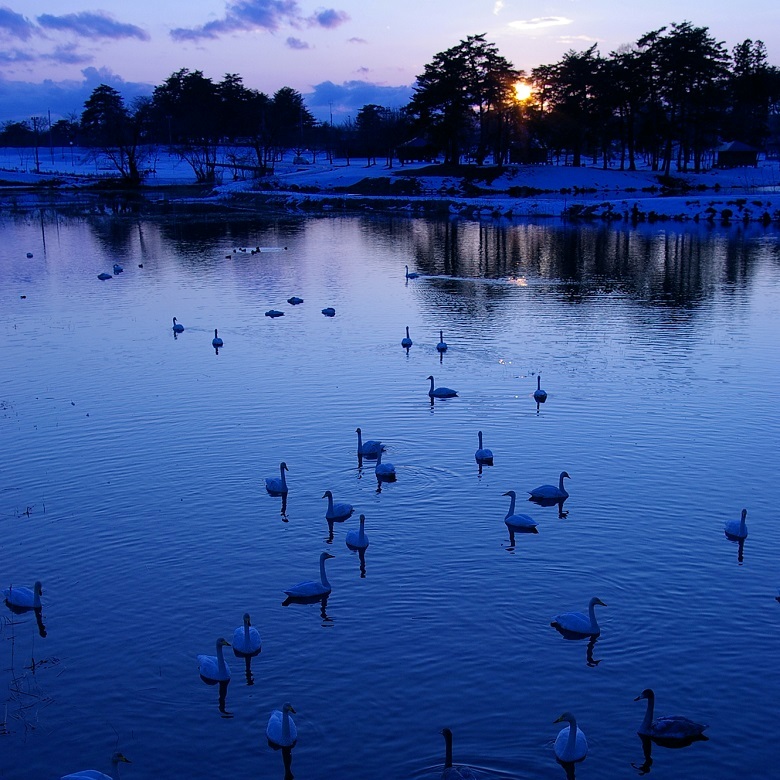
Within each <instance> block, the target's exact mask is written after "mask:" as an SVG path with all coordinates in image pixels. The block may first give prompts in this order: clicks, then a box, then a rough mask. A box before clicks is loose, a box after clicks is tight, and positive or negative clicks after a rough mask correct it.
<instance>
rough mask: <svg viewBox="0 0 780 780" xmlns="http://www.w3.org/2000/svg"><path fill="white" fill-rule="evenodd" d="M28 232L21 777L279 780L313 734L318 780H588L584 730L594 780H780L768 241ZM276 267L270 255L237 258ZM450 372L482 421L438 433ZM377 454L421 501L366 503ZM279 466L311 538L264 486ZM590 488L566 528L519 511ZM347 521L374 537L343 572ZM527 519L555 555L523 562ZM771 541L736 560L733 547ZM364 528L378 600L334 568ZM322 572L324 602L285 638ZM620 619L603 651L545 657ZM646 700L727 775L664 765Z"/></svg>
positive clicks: (240, 229) (685, 233)
mask: <svg viewBox="0 0 780 780" xmlns="http://www.w3.org/2000/svg"><path fill="white" fill-rule="evenodd" d="M0 227H1V228H2V236H3V241H2V243H1V244H0V280H1V281H2V284H1V285H0V304H1V305H2V312H3V316H2V320H1V322H2V325H1V327H2V338H3V345H4V348H3V350H2V352H1V353H0V437H1V438H0V441H1V442H2V445H1V446H2V453H3V457H2V460H0V522H1V523H2V542H1V543H0V577H1V578H2V585H3V587H7V586H8V585H9V584H11V583H14V584H19V585H28V586H31V585H32V583H33V582H34V581H35V580H36V579H40V580H41V581H42V582H43V588H44V594H43V602H44V608H43V611H42V616H41V622H42V623H43V625H44V626H45V628H44V629H43V631H41V629H40V628H39V625H38V623H37V622H36V620H35V616H34V615H33V614H32V613H29V614H26V615H14V614H13V613H12V612H11V611H10V610H8V609H7V608H6V607H4V606H2V610H3V612H4V614H3V615H2V623H0V653H2V663H0V668H2V681H1V684H2V688H1V692H2V703H1V704H2V708H1V709H0V712H1V713H2V714H3V734H2V738H1V739H0V777H2V778H9V779H11V778H13V780H27V779H28V778H29V779H30V780H33V779H35V780H37V779H38V778H53V777H59V775H61V774H65V773H67V772H71V771H75V770H77V769H82V768H86V767H95V768H100V769H102V770H103V771H109V768H110V767H109V759H110V756H111V754H112V753H113V752H114V750H116V749H119V750H121V751H122V752H124V753H125V754H126V755H127V756H128V757H129V758H130V759H131V760H132V762H133V763H132V765H127V766H124V767H123V772H122V776H123V777H125V778H130V780H132V778H151V777H183V778H212V777H226V776H242V777H262V778H274V777H276V778H279V779H280V780H281V778H283V777H284V768H283V762H282V757H281V755H280V754H279V753H277V752H274V751H273V750H271V749H270V748H269V747H268V745H267V743H266V740H265V725H266V721H267V719H268V714H269V713H270V711H271V710H272V709H275V708H279V707H281V705H282V704H283V703H284V702H285V701H289V702H291V703H292V704H293V706H294V707H295V709H296V710H297V713H298V714H297V715H296V716H295V718H296V722H297V725H298V730H299V742H298V745H297V747H296V748H295V750H294V751H293V755H292V769H293V772H294V774H295V776H296V777H297V778H299V780H306V779H307V778H311V779H312V780H317V779H318V778H358V777H370V776H380V775H381V776H385V777H392V778H412V779H413V780H428V779H431V780H432V779H433V778H436V777H438V776H439V775H440V773H441V768H442V765H443V748H444V742H443V739H442V737H441V735H440V734H439V731H440V729H441V728H442V727H443V726H449V727H450V728H452V730H453V733H454V752H455V762H456V763H468V764H470V765H471V766H472V767H474V768H475V771H476V773H477V775H478V777H480V778H490V777H498V778H538V777H551V778H560V777H564V776H565V771H564V769H563V768H562V767H561V766H559V765H558V764H557V763H556V761H555V758H554V754H553V750H552V742H553V740H554V738H555V736H556V734H557V732H558V729H559V728H560V726H559V725H558V724H553V722H552V721H553V720H554V719H555V718H556V717H557V716H558V715H560V714H561V713H562V712H563V711H565V710H570V711H572V712H573V713H574V714H575V715H576V716H577V717H578V720H579V723H580V725H581V727H582V729H583V730H584V731H585V733H586V734H587V736H588V739H589V742H590V752H589V754H588V757H587V759H586V760H585V762H584V763H582V764H579V765H578V766H577V768H576V776H577V777H578V778H607V777H610V778H611V777H616V778H621V777H626V778H629V777H634V776H636V775H637V774H638V773H640V772H642V771H646V770H647V769H648V768H650V771H651V773H652V776H653V777H656V778H658V780H661V779H662V778H691V777H708V778H733V777H735V776H737V774H738V773H741V774H742V775H743V776H745V777H769V776H770V775H771V774H772V772H773V771H774V770H775V767H776V765H777V760H778V758H779V757H780V755H779V754H778V747H777V744H778V743H777V738H776V734H775V732H774V725H773V724H774V723H775V721H776V715H777V702H778V700H780V680H778V676H777V662H778V658H780V631H778V622H779V621H780V604H778V603H777V601H775V596H776V595H777V586H778V585H780V563H778V550H780V524H779V523H778V518H777V511H776V501H775V498H774V495H773V493H774V488H775V482H776V480H775V475H776V473H777V469H778V467H779V466H780V446H779V445H778V442H780V422H778V419H779V418H778V414H777V387H778V382H779V381H780V358H779V356H780V351H779V350H778V349H777V334H778V320H779V319H780V249H779V248H778V236H777V234H776V233H771V232H770V233H767V232H764V231H760V230H755V231H753V230H751V231H749V232H741V231H739V230H737V229H734V230H732V232H718V231H711V230H710V231H704V230H701V231H700V230H698V229H682V228H679V229H678V228H671V229H669V228H653V227H651V226H648V227H646V228H644V229H643V230H637V231H632V230H622V229H618V230H614V229H611V228H605V227H582V228H575V227H560V226H558V227H556V226H551V225H541V226H540V225H530V224H529V225H514V226H497V225H493V224H490V225H479V224H477V223H468V224H465V223H450V222H435V221H428V220H424V219H416V218H401V219H398V220H393V219H384V218H382V219H370V218H357V217H356V218H348V217H338V216H332V217H329V218H325V219H322V218H316V219H315V218H312V219H306V218H292V217H285V218H280V219H266V220H254V219H251V218H243V219H238V218H233V217H230V218H226V217H224V216H213V217H211V218H207V217H203V216H201V217H198V218H189V217H187V216H185V215H178V214H170V215H168V216H167V217H165V218H164V219H163V218H135V217H128V216H119V217H117V216H105V215H95V216H90V217H84V216H68V215H66V214H64V213H57V212H55V211H53V210H44V211H38V210H35V211H24V212H20V213H15V214H9V213H6V214H5V215H3V216H2V217H0ZM254 246H260V247H264V248H272V247H273V248H280V249H279V251H274V252H260V253H258V254H254V255H253V254H250V253H248V252H247V253H242V252H236V251H234V250H235V249H236V248H238V247H254ZM281 247H287V249H286V250H284V249H281ZM27 252H32V253H33V257H32V258H31V259H28V258H26V257H25V255H26V253H27ZM226 255H232V257H230V258H227V257H226ZM114 262H119V263H122V264H124V267H125V271H124V273H123V274H120V275H118V276H116V277H115V278H113V279H111V280H109V281H107V282H100V281H98V280H97V279H96V274H97V273H99V272H100V271H108V272H111V266H112V264H113V263H114ZM139 264H143V267H142V268H141V267H139ZM404 264H409V265H410V267H411V268H413V269H414V270H417V271H418V272H420V273H421V274H424V276H423V277H421V278H419V279H415V280H410V281H408V282H407V281H406V280H405V278H404ZM291 295H299V296H300V297H302V298H303V299H304V301H305V302H304V303H303V304H302V305H300V306H296V307H292V306H290V305H288V304H287V303H286V302H285V301H286V299H287V298H288V297H290V296H291ZM21 296H26V297H25V298H22V297H21ZM325 306H333V307H335V309H336V316H335V317H334V318H332V319H329V318H326V317H323V316H322V314H321V313H320V310H321V309H322V308H323V307H325ZM271 308H277V309H280V310H283V311H285V316H284V317H280V318H278V319H275V320H272V319H270V318H268V317H265V316H264V312H265V311H267V310H268V309H271ZM173 316H176V317H177V318H178V319H179V321H180V322H182V323H183V324H184V326H185V328H186V330H185V331H184V333H182V334H180V335H179V336H178V337H174V335H173V333H172V330H171V318H172V317H173ZM407 325H408V326H409V327H410V331H411V336H412V339H413V341H414V346H413V347H412V348H411V349H410V350H409V352H408V353H407V352H406V351H405V350H404V349H402V348H401V346H400V341H401V338H402V337H403V335H404V327H405V326H407ZM214 328H218V329H219V333H220V336H221V337H222V338H223V339H224V342H225V345H224V347H223V348H222V349H220V350H219V353H218V354H215V350H214V349H213V348H212V347H211V339H212V336H213V330H214ZM440 329H442V330H443V331H444V338H445V341H447V342H448V344H449V347H450V348H449V351H448V352H447V353H446V354H445V355H444V356H443V357H442V358H440V356H439V354H438V353H437V352H436V348H435V345H436V342H438V340H439V330H440ZM538 372H540V373H541V375H542V386H543V387H544V388H545V389H546V390H547V392H548V393H549V398H548V400H547V402H546V404H544V405H542V406H541V407H540V408H539V409H537V406H536V404H535V402H534V401H533V398H532V393H533V390H534V389H535V388H536V374H537V373H538ZM429 374H433V375H434V376H435V378H436V383H437V385H438V384H442V385H447V386H449V387H453V388H455V389H456V390H458V392H459V397H458V398H455V399H451V400H445V401H437V402H436V403H435V405H431V403H430V401H429V398H428V396H427V388H428V383H427V382H426V377H427V376H428V375H429ZM357 426H361V427H362V429H363V432H364V435H365V436H366V437H367V438H375V439H376V438H381V439H382V440H383V441H384V442H386V444H387V453H386V455H385V460H386V461H390V462H392V463H393V464H395V466H396V469H397V473H398V480H397V482H395V483H393V484H385V485H382V486H381V490H378V489H377V482H376V480H375V478H374V473H373V464H372V462H370V461H364V462H363V467H362V469H360V468H358V462H357V458H356V456H355V447H356V437H355V428H356V427H357ZM478 430H482V431H483V432H484V436H485V442H484V443H485V446H486V447H490V448H491V449H493V451H494V453H495V465H494V466H492V467H485V468H484V469H483V470H482V473H481V474H480V473H479V469H478V467H477V465H476V463H475V461H474V451H475V449H476V448H477V431H478ZM282 460H284V461H286V462H287V464H288V466H289V474H288V482H289V486H290V492H289V498H288V502H287V506H286V515H284V516H283V515H282V513H281V508H282V507H281V500H280V499H279V498H273V497H271V496H269V495H268V494H267V493H266V491H265V488H264V479H265V477H269V476H275V475H278V469H279V463H280V461H282ZM564 469H565V470H566V471H568V472H569V473H570V474H571V477H572V478H571V480H570V481H569V482H568V483H567V485H568V488H569V492H570V493H571V497H570V498H569V500H568V501H567V502H566V503H565V505H564V508H563V509H564V511H563V514H564V515H565V516H563V517H560V516H559V509H558V507H557V506H554V507H539V506H536V505H535V504H532V503H528V502H526V501H525V500H524V497H525V491H526V490H528V489H529V488H532V487H534V486H536V485H539V484H541V483H549V482H552V483H556V482H557V478H558V474H559V473H560V472H561V471H562V470H564ZM327 489H329V490H332V491H333V494H334V496H335V499H336V500H337V501H348V502H350V503H352V504H354V505H355V507H356V510H357V512H356V514H355V515H354V516H353V517H352V518H350V519H349V520H347V521H346V522H344V523H337V524H335V525H334V528H333V531H332V536H331V534H330V531H329V528H328V525H327V523H326V521H325V518H324V513H325V509H326V502H325V501H324V500H323V499H322V498H321V496H322V494H323V492H324V491H325V490H327ZM507 490H516V491H517V492H518V495H519V496H520V497H521V499H520V503H519V506H518V509H517V511H518V512H526V513H528V514H530V515H532V516H533V517H534V518H535V519H536V520H538V522H539V533H538V534H537V535H518V536H517V537H516V539H515V544H514V545H512V544H511V543H510V539H509V535H508V532H507V529H506V526H505V525H504V523H503V518H504V515H505V514H506V511H507V509H508V499H507V498H506V497H504V496H502V494H503V493H504V492H505V491H507ZM743 507H745V508H747V510H748V526H749V529H750V535H749V538H748V539H747V541H746V542H745V543H744V545H743V547H742V549H740V547H739V545H737V544H736V543H733V542H730V541H729V540H728V539H726V538H725V536H724V533H723V523H724V521H726V520H729V519H735V518H738V517H739V514H740V510H741V509H742V508H743ZM361 512H362V513H365V515H366V530H367V533H368V535H369V537H370V546H369V548H368V550H367V552H366V554H365V557H364V562H363V569H364V576H362V575H361V561H360V559H359V556H358V555H357V554H356V553H354V552H351V551H349V550H348V549H347V548H346V546H345V543H344V538H345V535H346V532H347V531H348V530H349V529H350V528H355V527H357V515H358V514H359V513H361ZM323 550H328V551H330V552H332V553H333V554H334V555H335V556H336V557H335V558H334V559H333V560H331V561H329V562H328V575H329V578H330V581H331V584H332V586H333V592H332V595H331V597H330V599H329V600H328V601H327V604H326V605H324V606H323V605H320V604H314V605H290V606H282V601H283V599H284V594H283V590H284V589H285V588H287V587H289V586H290V585H292V584H294V583H296V582H299V581H301V580H305V579H310V578H314V577H315V576H316V575H317V566H318V557H319V554H320V552H322V551H323ZM592 596H598V597H600V598H601V599H602V600H603V601H605V602H606V603H607V604H608V606H607V607H603V608H599V611H598V617H599V619H600V623H601V625H602V634H601V637H600V638H599V639H598V641H597V642H596V643H595V645H592V646H590V647H589V646H588V642H587V641H567V640H566V639H564V638H563V637H562V636H560V635H559V634H558V633H557V632H556V631H555V630H554V629H553V628H551V627H550V625H549V624H550V620H551V619H552V617H553V616H555V615H556V614H558V613H560V612H564V611H569V610H584V609H585V608H586V607H587V603H588V601H589V599H590V598H591V597H592ZM245 611H248V612H249V613H250V614H251V616H252V622H253V624H255V625H256V626H257V627H258V628H259V630H260V632H261V634H262V636H263V651H262V654H261V655H260V656H259V657H257V658H255V659H254V660H253V661H252V663H251V677H250V678H249V679H248V677H247V673H246V669H245V664H244V662H243V660H241V659H237V658H234V657H233V655H232V652H231V651H230V649H228V655H227V658H228V663H229V665H230V666H231V668H232V673H233V677H232V681H231V683H230V685H229V686H228V690H227V695H226V700H225V704H224V707H223V710H224V712H222V711H220V708H219V701H218V698H219V692H218V690H217V687H216V686H214V687H211V686H207V685H205V684H204V683H203V682H202V681H201V679H200V678H199V675H198V669H197V662H196V656H197V654H198V653H212V654H213V653H214V645H215V642H216V639H217V637H220V636H224V637H227V638H228V639H230V638H231V637H232V632H233V630H234V628H235V627H236V626H238V625H240V624H241V616H242V614H243V613H244V612H245ZM42 632H45V634H46V636H45V638H43V637H42V636H41V633H42ZM250 682H251V684H250ZM646 687H652V688H654V689H655V691H656V697H657V713H658V714H667V713H680V714H683V715H687V716H689V717H691V718H693V719H695V720H699V721H702V722H704V723H708V724H710V727H709V730H708V732H707V733H708V734H709V736H710V739H709V741H708V742H700V743H696V744H693V745H691V746H689V747H687V748H684V749H680V750H670V749H665V748H663V747H659V746H655V747H654V748H653V751H652V757H651V758H652V766H651V767H649V766H648V764H647V763H646V759H645V757H644V756H643V751H642V744H641V742H640V740H639V738H638V737H637V735H636V729H637V727H638V726H639V724H640V722H641V719H642V716H643V714H644V702H634V701H633V699H634V697H635V696H637V695H638V694H639V693H640V691H641V690H642V689H644V688H646ZM229 716H232V717H229ZM643 764H644V766H643Z"/></svg>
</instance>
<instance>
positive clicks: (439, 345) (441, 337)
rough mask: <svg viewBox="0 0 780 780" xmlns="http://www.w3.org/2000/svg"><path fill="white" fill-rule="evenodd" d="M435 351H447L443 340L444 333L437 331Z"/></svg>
mask: <svg viewBox="0 0 780 780" xmlns="http://www.w3.org/2000/svg"><path fill="white" fill-rule="evenodd" d="M436 349H438V350H439V352H446V351H447V342H446V341H445V340H444V331H443V330H440V331H439V343H438V344H437V345H436Z"/></svg>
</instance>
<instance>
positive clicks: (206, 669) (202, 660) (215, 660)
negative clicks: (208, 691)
mask: <svg viewBox="0 0 780 780" xmlns="http://www.w3.org/2000/svg"><path fill="white" fill-rule="evenodd" d="M223 647H230V642H228V641H227V639H224V638H223V637H220V638H219V639H217V654H216V655H199V656H198V671H199V672H200V676H201V677H203V678H204V680H206V681H207V682H224V681H226V680H229V679H230V667H229V666H228V665H227V664H226V663H225V656H224V655H223V653H222V648H223Z"/></svg>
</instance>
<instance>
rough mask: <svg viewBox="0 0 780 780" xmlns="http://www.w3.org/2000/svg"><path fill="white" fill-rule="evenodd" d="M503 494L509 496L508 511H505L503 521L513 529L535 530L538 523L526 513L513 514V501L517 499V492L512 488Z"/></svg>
mask: <svg viewBox="0 0 780 780" xmlns="http://www.w3.org/2000/svg"><path fill="white" fill-rule="evenodd" d="M503 495H505V496H509V499H510V500H509V511H508V512H507V513H506V517H505V518H504V522H505V523H506V524H507V526H508V527H509V528H511V529H512V530H513V531H531V532H534V533H535V532H536V526H537V525H539V523H537V522H536V520H534V519H533V518H532V517H529V516H528V515H516V514H515V501H516V500H517V494H516V493H515V491H514V490H507V491H506V493H504V494H503Z"/></svg>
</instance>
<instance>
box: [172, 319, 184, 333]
mask: <svg viewBox="0 0 780 780" xmlns="http://www.w3.org/2000/svg"><path fill="white" fill-rule="evenodd" d="M173 332H174V333H184V325H182V324H181V323H180V322H176V317H174V318H173Z"/></svg>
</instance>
